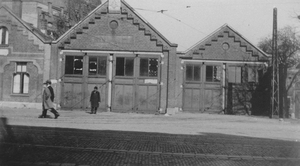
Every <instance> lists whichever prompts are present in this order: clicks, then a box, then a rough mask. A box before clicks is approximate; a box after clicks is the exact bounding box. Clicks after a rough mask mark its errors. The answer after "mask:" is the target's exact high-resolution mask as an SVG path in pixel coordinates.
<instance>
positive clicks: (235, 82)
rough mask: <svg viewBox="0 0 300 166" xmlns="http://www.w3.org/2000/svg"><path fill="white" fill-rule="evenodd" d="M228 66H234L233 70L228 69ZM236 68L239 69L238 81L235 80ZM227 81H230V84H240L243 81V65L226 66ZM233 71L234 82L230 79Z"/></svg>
mask: <svg viewBox="0 0 300 166" xmlns="http://www.w3.org/2000/svg"><path fill="white" fill-rule="evenodd" d="M230 68H234V71H233V70H230ZM237 68H239V69H240V74H239V81H237V78H238V77H237V74H238V73H237V72H238V70H237ZM227 70H228V83H232V84H242V83H244V70H245V68H244V66H240V65H237V66H233V65H232V66H228V69H227ZM233 73H234V82H233V81H231V75H232V74H233Z"/></svg>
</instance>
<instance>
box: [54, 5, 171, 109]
mask: <svg viewBox="0 0 300 166" xmlns="http://www.w3.org/2000/svg"><path fill="white" fill-rule="evenodd" d="M176 47H177V45H176V44H173V43H171V42H170V41H168V40H167V39H166V38H165V37H163V35H161V34H160V33H159V32H158V31H157V30H156V29H155V28H154V27H153V26H151V25H150V24H149V23H147V22H146V21H145V20H143V19H142V18H141V17H140V16H139V15H138V14H137V13H136V12H135V11H134V9H133V8H131V7H130V6H129V5H128V4H127V3H125V2H124V1H121V2H120V1H119V3H118V1H107V2H106V3H103V4H102V5H100V6H98V7H97V8H96V9H95V10H93V11H92V12H91V13H90V14H89V15H88V16H87V17H86V18H85V19H83V20H82V21H80V22H79V23H78V24H76V25H75V26H74V27H72V28H71V29H70V30H69V31H68V32H67V33H65V34H64V35H63V36H61V37H60V38H59V39H58V40H57V41H54V42H53V48H52V50H53V52H52V56H53V60H54V61H53V62H55V63H56V64H53V68H56V69H57V66H58V71H59V72H55V70H51V71H54V72H52V73H51V78H53V79H56V78H59V81H60V84H58V86H59V88H58V89H59V90H60V92H59V93H60V94H61V95H60V99H59V100H60V104H61V106H62V107H64V108H70V109H75V108H80V109H86V108H88V107H89V96H90V92H91V91H92V90H93V87H94V86H99V87H100V92H101V98H102V99H103V100H102V102H101V104H100V109H101V110H103V111H106V110H113V111H118V112H123V111H124V112H147V113H156V112H157V111H161V112H162V111H165V108H169V107H171V108H172V107H175V106H176V105H175V100H174V91H171V90H169V89H168V87H175V82H174V81H170V80H175V76H176V73H175V72H173V71H175V70H176V64H175V63H176ZM169 71H171V72H169Z"/></svg>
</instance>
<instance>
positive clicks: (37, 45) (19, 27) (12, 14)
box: [0, 6, 52, 108]
mask: <svg viewBox="0 0 300 166" xmlns="http://www.w3.org/2000/svg"><path fill="white" fill-rule="evenodd" d="M13 9H15V10H14V11H12V10H10V9H9V8H8V7H6V6H1V7H0V41H1V43H0V101H1V102H0V105H1V106H9V107H11V106H13V107H36V108H40V107H41V104H40V103H41V89H42V83H43V80H45V79H47V78H49V74H48V73H49V67H50V61H49V60H50V50H51V45H50V42H51V40H52V39H51V38H49V37H47V36H46V35H44V34H43V33H42V32H41V31H39V29H37V28H35V27H33V26H31V25H30V24H28V23H26V22H24V21H23V20H22V19H21V18H20V17H19V16H18V15H17V14H18V12H19V11H18V10H16V9H18V8H13Z"/></svg>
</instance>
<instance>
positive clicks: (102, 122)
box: [0, 108, 300, 142]
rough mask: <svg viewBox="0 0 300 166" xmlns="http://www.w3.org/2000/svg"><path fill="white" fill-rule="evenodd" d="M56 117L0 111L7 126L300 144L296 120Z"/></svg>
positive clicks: (186, 116) (114, 115)
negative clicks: (218, 136) (232, 137)
mask: <svg viewBox="0 0 300 166" xmlns="http://www.w3.org/2000/svg"><path fill="white" fill-rule="evenodd" d="M59 113H60V117H59V118H58V119H53V114H52V113H51V112H48V115H50V116H51V117H52V118H46V119H41V118H38V116H39V115H40V114H41V110H37V109H12V108H0V117H5V118H7V122H8V124H9V125H20V126H40V127H55V128H76V129H90V130H113V131H141V132H159V133H168V134H188V135H201V134H203V133H219V134H227V135H237V136H247V137H257V138H271V139H279V140H289V141H296V142H297V141H300V123H299V120H290V119H286V120H283V121H280V120H279V119H269V118H268V117H255V116H235V115H219V114H193V113H182V112H180V113H177V114H175V115H169V116H166V115H152V114H135V113H113V112H98V114H96V115H91V114H89V113H88V112H85V111H66V110H59Z"/></svg>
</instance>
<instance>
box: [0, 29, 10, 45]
mask: <svg viewBox="0 0 300 166" xmlns="http://www.w3.org/2000/svg"><path fill="white" fill-rule="evenodd" d="M0 42H1V45H5V44H8V30H7V28H6V27H0Z"/></svg>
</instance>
